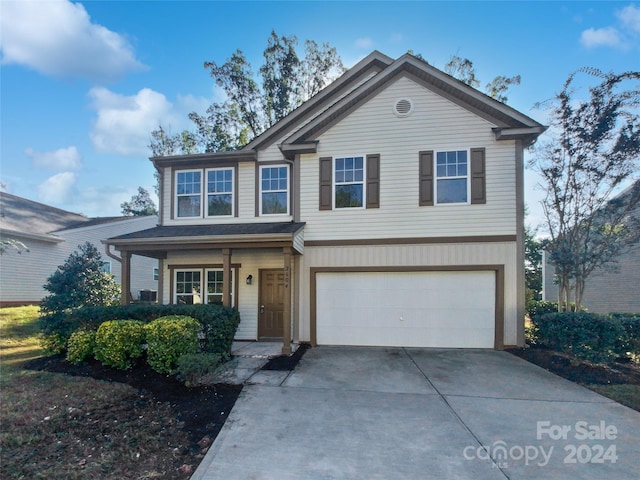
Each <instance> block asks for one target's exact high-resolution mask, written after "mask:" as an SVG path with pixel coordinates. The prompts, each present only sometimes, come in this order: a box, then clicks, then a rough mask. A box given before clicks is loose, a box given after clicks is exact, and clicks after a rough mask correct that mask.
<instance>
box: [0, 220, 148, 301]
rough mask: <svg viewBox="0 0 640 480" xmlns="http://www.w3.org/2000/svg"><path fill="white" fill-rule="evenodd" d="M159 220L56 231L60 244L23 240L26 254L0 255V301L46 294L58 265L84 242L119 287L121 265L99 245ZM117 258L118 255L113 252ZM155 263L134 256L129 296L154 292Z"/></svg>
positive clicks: (30, 299)
mask: <svg viewBox="0 0 640 480" xmlns="http://www.w3.org/2000/svg"><path fill="white" fill-rule="evenodd" d="M157 223H158V218H157V217H155V216H153V217H137V218H131V219H126V220H119V221H115V222H109V223H103V224H100V225H94V226H89V227H80V228H76V229H70V230H64V231H59V232H56V234H55V235H56V236H58V237H60V238H61V239H62V240H63V241H62V242H59V243H45V242H38V241H35V240H31V239H24V240H23V242H24V243H25V245H27V247H29V252H24V253H22V254H21V255H18V254H16V253H15V252H13V251H8V252H7V253H5V254H3V255H2V267H1V268H0V300H1V301H3V302H7V301H11V302H20V301H24V302H37V301H40V300H41V299H42V298H43V297H45V296H46V295H48V292H47V291H46V290H44V289H43V288H42V286H43V285H44V284H45V282H46V281H47V278H49V276H51V275H52V274H53V273H54V272H55V271H56V269H57V268H58V266H59V265H62V264H63V263H64V262H65V261H66V260H67V258H68V257H69V255H71V253H73V252H74V251H76V250H77V249H78V245H82V244H84V243H85V242H91V243H93V244H94V245H95V246H96V248H97V249H98V251H99V252H100V254H101V256H102V259H103V260H104V261H106V262H111V273H112V274H113V275H115V277H116V282H117V283H118V284H120V280H121V277H120V262H118V261H116V260H115V259H113V258H111V257H109V256H107V254H106V252H105V246H104V245H103V244H102V243H101V241H102V240H106V239H107V238H111V237H115V236H118V235H123V234H125V233H130V232H135V231H138V230H145V229H147V228H153V227H154V226H155V225H156V224H157ZM113 253H115V254H116V255H118V256H119V252H116V251H114V252H113ZM157 266H158V261H157V260H155V259H152V258H146V257H140V256H138V255H134V256H133V257H132V258H131V293H132V294H133V298H134V299H137V298H138V293H139V290H142V289H148V290H156V289H157V285H158V282H157V281H155V280H153V269H154V268H155V267H157Z"/></svg>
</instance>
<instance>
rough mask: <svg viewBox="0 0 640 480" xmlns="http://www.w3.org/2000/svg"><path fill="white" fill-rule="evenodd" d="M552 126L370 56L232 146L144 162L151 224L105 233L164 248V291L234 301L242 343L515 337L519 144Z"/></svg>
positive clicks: (165, 295) (432, 73) (427, 71)
mask: <svg viewBox="0 0 640 480" xmlns="http://www.w3.org/2000/svg"><path fill="white" fill-rule="evenodd" d="M544 129H545V127H544V126H543V125H541V124H539V123H538V122H536V121H534V120H532V119H531V118H529V117H527V116H525V115H523V114H521V113H519V112H517V111H515V110H514V109H512V108H510V107H508V106H507V105H504V104H503V103H500V102H497V101H495V100H493V99H491V98H489V97H487V96H486V95H484V94H482V93H480V92H478V91H477V90H475V89H473V88H471V87H469V86H467V85H465V84H463V83H461V82H459V81H458V80H455V79H454V78H452V77H451V76H449V75H446V74H445V73H443V72H441V71H439V70H437V69H435V68H434V67H432V66H430V65H428V64H427V63H425V62H423V61H421V60H419V59H417V58H416V57H414V56H412V55H408V54H407V55H404V56H402V57H400V58H399V59H397V60H393V59H392V58H389V57H387V56H385V55H383V54H381V53H379V52H373V53H372V54H370V55H369V56H367V57H366V58H365V59H363V60H362V61H360V62H359V63H358V64H357V65H355V66H354V67H353V68H351V69H350V70H348V71H347V72H346V73H345V74H344V75H342V76H341V77H340V78H339V79H337V80H336V81H335V82H334V83H332V84H331V85H329V86H328V87H327V88H325V89H324V90H323V91H321V92H320V93H319V94H317V95H316V96H314V97H313V98H311V99H310V100H308V101H307V102H306V103H304V104H303V105H302V106H300V107H299V108H298V109H296V110H295V111H294V112H292V113H291V114H289V115H288V116H287V117H285V118H284V119H282V120H281V121H280V122H278V123H277V124H276V125H274V126H273V127H271V128H269V129H268V130H267V131H266V132H264V133H263V134H262V135H260V136H258V137H257V138H255V139H254V140H253V141H251V143H249V144H248V145H247V146H246V147H244V148H243V149H241V150H239V151H234V152H224V153H206V154H197V155H184V156H173V157H156V158H152V159H151V161H152V162H153V163H154V165H155V167H156V168H157V169H158V171H159V173H160V176H161V198H162V201H161V214H160V225H159V226H157V227H155V228H151V229H148V230H144V231H140V232H135V233H130V234H127V235H121V236H119V237H114V238H111V239H110V240H108V243H109V244H111V245H113V246H114V247H115V248H116V249H117V250H119V251H120V252H121V254H122V257H123V261H124V265H126V263H127V260H128V258H129V255H131V254H138V255H148V256H150V257H153V258H157V259H159V261H160V270H161V275H160V284H159V295H160V301H161V302H162V303H201V302H205V303H211V302H220V303H223V304H225V305H231V306H234V307H236V308H237V309H238V310H239V312H240V318H241V322H240V326H239V328H238V331H237V338H238V339H245V340H262V339H283V352H285V353H286V352H288V351H290V340H293V341H296V342H298V341H299V342H311V343H312V344H314V345H315V344H329V345H330V344H338V345H388V346H426V347H480V348H503V347H504V346H505V345H516V344H522V343H523V329H524V326H523V319H524V246H523V245H524V243H523V217H524V200H523V149H524V148H525V147H526V146H528V145H530V144H531V143H532V142H534V141H535V139H536V138H537V136H538V135H539V134H540V133H541V132H543V131H544ZM125 268H126V267H125ZM126 282H127V279H126V277H125V276H123V285H125V287H126ZM125 289H126V288H125ZM123 301H125V302H126V299H123Z"/></svg>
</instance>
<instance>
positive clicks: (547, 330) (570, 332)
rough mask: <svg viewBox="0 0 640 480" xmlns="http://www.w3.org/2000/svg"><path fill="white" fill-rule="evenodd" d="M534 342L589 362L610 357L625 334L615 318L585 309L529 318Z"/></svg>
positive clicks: (613, 355)
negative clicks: (585, 310) (588, 311)
mask: <svg viewBox="0 0 640 480" xmlns="http://www.w3.org/2000/svg"><path fill="white" fill-rule="evenodd" d="M532 323H533V325H534V329H535V330H534V332H535V333H534V335H535V338H536V341H537V343H539V344H540V345H542V346H546V347H549V348H552V349H554V350H557V351H561V352H565V353H569V354H572V355H575V356H576V357H578V358H581V359H585V360H590V361H593V362H607V361H611V360H613V359H614V358H615V357H616V356H617V355H618V352H619V349H620V345H621V342H622V341H624V339H625V338H626V336H627V334H626V332H625V329H624V328H623V326H622V323H621V322H620V320H619V319H617V318H613V317H609V316H604V315H597V314H593V313H586V312H559V313H558V312H557V313H547V314H545V315H541V316H536V317H533V318H532Z"/></svg>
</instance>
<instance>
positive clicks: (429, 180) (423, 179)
mask: <svg viewBox="0 0 640 480" xmlns="http://www.w3.org/2000/svg"><path fill="white" fill-rule="evenodd" d="M419 182H420V186H419V205H420V206H431V205H433V150H429V151H425V152H420V153H419Z"/></svg>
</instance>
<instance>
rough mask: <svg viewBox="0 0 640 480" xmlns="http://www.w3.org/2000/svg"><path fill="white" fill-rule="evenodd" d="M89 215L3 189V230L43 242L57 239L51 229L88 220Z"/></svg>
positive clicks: (0, 219)
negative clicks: (28, 198)
mask: <svg viewBox="0 0 640 480" xmlns="http://www.w3.org/2000/svg"><path fill="white" fill-rule="evenodd" d="M88 221H89V218H87V217H86V216H84V215H81V214H78V213H72V212H68V211H66V210H61V209H59V208H55V207H51V206H49V205H44V204H42V203H38V202H34V201H32V200H27V199H26V198H22V197H18V196H16V195H12V194H10V193H6V192H0V231H2V233H3V235H6V236H9V235H17V236H20V237H25V238H33V239H37V240H42V241H49V242H58V241H61V239H60V238H59V237H56V236H55V235H52V232H55V231H58V230H63V229H66V228H70V227H72V226H74V225H78V224H82V223H85V222H88Z"/></svg>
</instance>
